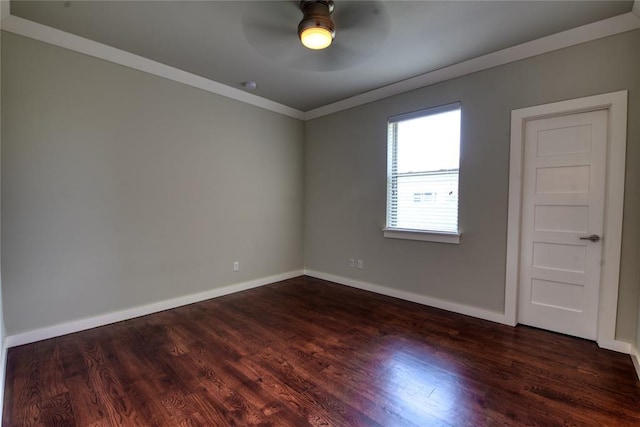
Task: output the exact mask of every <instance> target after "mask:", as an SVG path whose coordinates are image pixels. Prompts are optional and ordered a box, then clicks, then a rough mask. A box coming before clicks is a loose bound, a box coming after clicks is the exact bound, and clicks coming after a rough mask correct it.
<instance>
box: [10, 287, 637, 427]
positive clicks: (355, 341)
mask: <svg viewBox="0 0 640 427" xmlns="http://www.w3.org/2000/svg"><path fill="white" fill-rule="evenodd" d="M3 425H4V426H31V425H45V426H74V425H75V426H115V425H126V426H147V425H149V426H152V425H153V426H228V425H233V426H249V425H273V426H304V425H321V426H377V425H381V426H405V425H411V426H414V425H415V426H439V425H444V426H446V425H455V426H459V425H469V426H489V425H536V426H540V425H593V426H604V425H610V426H624V425H635V426H638V425H640V383H638V381H637V379H636V378H635V373H634V370H633V366H632V363H631V360H630V357H629V356H627V355H623V354H618V353H614V352H611V351H607V350H602V349H599V348H598V347H597V345H596V344H595V343H592V342H589V341H584V340H580V339H576V338H571V337H567V336H563V335H558V334H554V333H550V332H545V331H541V330H537V329H533V328H527V327H517V328H511V327H508V326H502V325H498V324H495V323H491V322H486V321H482V320H477V319H473V318H470V317H466V316H461V315H456V314H451V313H448V312H445V311H441V310H437V309H432V308H427V307H424V306H420V305H418V304H413V303H409V302H405V301H400V300H396V299H393V298H388V297H384V296H380V295H376V294H371V293H368V292H363V291H360V290H356V289H351V288H348V287H344V286H339V285H335V284H332V283H328V282H324V281H321V280H317V279H312V278H308V277H301V278H297V279H292V280H287V281H284V282H279V283H275V284H272V285H269V286H265V287H261V288H258V289H254V290H250V291H246V292H241V293H237V294H233V295H228V296H225V297H221V298H217V299H213V300H209V301H205V302H201V303H198V304H193V305H189V306H185V307H181V308H177V309H174V310H169V311H165V312H162V313H157V314H153V315H150V316H145V317H140V318H137V319H133V320H129V321H126V322H121V323H117V324H113V325H109V326H104V327H101V328H96V329H92V330H88V331H84V332H79V333H76V334H71V335H67V336H63V337H60V338H55V339H51V340H47V341H41V342H38V343H34V344H29V345H25V346H21V347H16V348H11V349H10V350H9V354H8V362H7V381H6V390H5V399H4V414H3Z"/></svg>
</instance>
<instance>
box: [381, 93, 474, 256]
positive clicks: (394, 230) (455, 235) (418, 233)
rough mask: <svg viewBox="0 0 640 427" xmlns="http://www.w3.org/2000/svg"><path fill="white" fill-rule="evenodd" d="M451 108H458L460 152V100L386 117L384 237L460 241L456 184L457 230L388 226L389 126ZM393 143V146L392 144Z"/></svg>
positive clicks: (390, 156)
mask: <svg viewBox="0 0 640 427" xmlns="http://www.w3.org/2000/svg"><path fill="white" fill-rule="evenodd" d="M453 110H460V138H459V141H458V144H459V148H460V153H461V152H462V150H461V148H462V103H461V102H459V101H458V102H452V103H449V104H445V105H440V106H436V107H431V108H425V109H422V110H418V111H412V112H409V113H404V114H398V115H395V116H390V117H389V118H388V119H387V145H386V147H387V179H386V182H387V189H386V199H385V203H386V218H385V227H384V228H383V229H382V232H383V236H384V237H385V238H391V239H408V240H420V241H426V242H438V243H452V244H459V243H460V236H461V234H462V233H461V230H460V187H459V185H458V206H457V210H456V211H457V212H456V214H457V218H456V222H457V229H458V231H457V232H447V231H438V230H419V229H418V230H416V229H407V228H398V227H389V209H390V203H391V199H390V194H389V192H390V189H391V184H390V179H391V176H392V173H393V172H392V170H391V168H392V167H393V166H392V164H393V159H392V156H394V155H395V154H393V150H395V144H396V142H395V141H392V140H391V139H390V138H389V136H388V135H389V126H390V125H391V124H393V123H399V122H402V121H406V120H412V119H417V118H421V117H426V116H431V115H434V114H440V113H446V112H449V111H453ZM392 144H393V146H392ZM460 157H461V154H459V155H458V183H459V182H460Z"/></svg>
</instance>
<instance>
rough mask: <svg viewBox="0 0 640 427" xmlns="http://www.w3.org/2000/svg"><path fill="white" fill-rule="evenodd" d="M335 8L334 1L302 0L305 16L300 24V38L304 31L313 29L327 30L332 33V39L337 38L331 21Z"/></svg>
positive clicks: (301, 6)
mask: <svg viewBox="0 0 640 427" xmlns="http://www.w3.org/2000/svg"><path fill="white" fill-rule="evenodd" d="M333 7H334V5H333V1H332V0H302V1H301V2H300V9H302V13H303V14H304V16H303V17H302V21H300V24H298V37H300V35H301V34H302V32H303V31H304V30H306V29H308V28H313V27H321V28H326V29H327V30H329V32H331V38H333V37H335V35H336V31H335V26H334V25H333V21H332V20H331V13H332V12H333Z"/></svg>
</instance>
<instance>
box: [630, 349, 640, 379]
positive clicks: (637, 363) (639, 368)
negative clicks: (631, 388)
mask: <svg viewBox="0 0 640 427" xmlns="http://www.w3.org/2000/svg"><path fill="white" fill-rule="evenodd" d="M631 361H632V362H633V367H634V368H636V375H637V376H638V381H640V351H638V349H637V348H636V347H634V346H631Z"/></svg>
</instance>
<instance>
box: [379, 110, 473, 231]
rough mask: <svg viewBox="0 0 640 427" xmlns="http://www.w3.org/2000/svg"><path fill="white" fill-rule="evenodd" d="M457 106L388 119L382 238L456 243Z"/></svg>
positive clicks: (458, 143) (458, 121)
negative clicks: (385, 203) (384, 214)
mask: <svg viewBox="0 0 640 427" xmlns="http://www.w3.org/2000/svg"><path fill="white" fill-rule="evenodd" d="M460 115H461V114H460V104H459V103H455V104H449V105H444V106H441V107H436V108H430V109H428V110H422V111H417V112H414V113H408V114H403V115H400V116H395V117H391V118H390V119H389V124H388V142H387V145H388V162H387V164H388V173H387V225H386V228H385V229H384V235H385V237H394V238H406V239H416V240H430V241H438V242H447V243H459V232H458V171H459V165H460Z"/></svg>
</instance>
